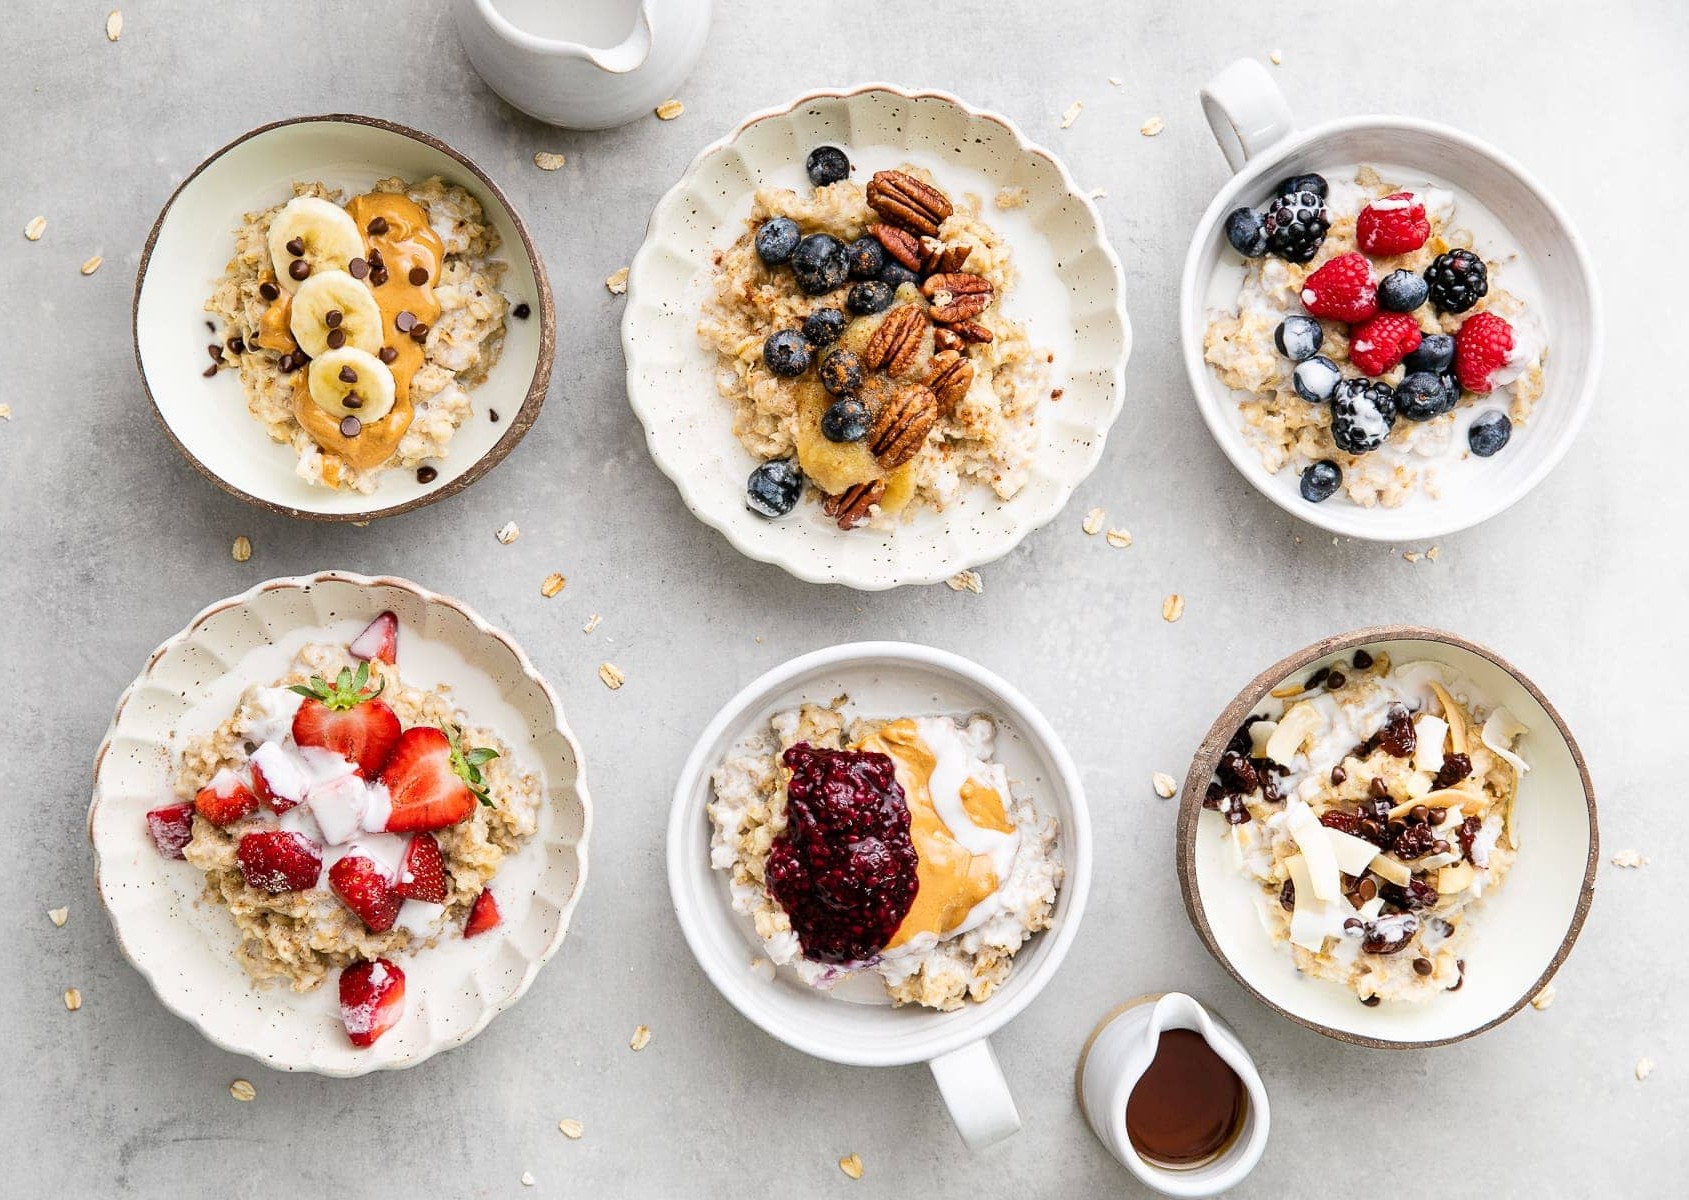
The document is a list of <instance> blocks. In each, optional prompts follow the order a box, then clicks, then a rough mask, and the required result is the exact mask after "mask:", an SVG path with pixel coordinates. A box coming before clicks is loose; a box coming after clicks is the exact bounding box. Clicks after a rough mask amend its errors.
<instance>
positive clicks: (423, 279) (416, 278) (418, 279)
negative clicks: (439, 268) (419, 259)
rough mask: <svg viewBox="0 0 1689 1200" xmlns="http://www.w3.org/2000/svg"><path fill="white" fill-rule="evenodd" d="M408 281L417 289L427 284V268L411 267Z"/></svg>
mask: <svg viewBox="0 0 1689 1200" xmlns="http://www.w3.org/2000/svg"><path fill="white" fill-rule="evenodd" d="M410 281H411V282H412V283H413V284H415V285H416V286H417V287H421V286H422V285H423V284H425V283H427V282H428V268H427V267H412V268H411V273H410Z"/></svg>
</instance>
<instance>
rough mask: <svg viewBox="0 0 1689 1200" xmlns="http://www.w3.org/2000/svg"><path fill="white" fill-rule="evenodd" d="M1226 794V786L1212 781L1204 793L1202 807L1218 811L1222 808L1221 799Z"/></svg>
mask: <svg viewBox="0 0 1689 1200" xmlns="http://www.w3.org/2000/svg"><path fill="white" fill-rule="evenodd" d="M1225 794H1226V789H1225V788H1223V787H1221V786H1220V785H1219V784H1218V783H1210V784H1209V785H1208V790H1207V791H1206V792H1204V793H1203V794H1202V807H1203V808H1211V809H1214V810H1215V811H1218V810H1219V808H1220V801H1221V800H1222V799H1223V798H1224V797H1225Z"/></svg>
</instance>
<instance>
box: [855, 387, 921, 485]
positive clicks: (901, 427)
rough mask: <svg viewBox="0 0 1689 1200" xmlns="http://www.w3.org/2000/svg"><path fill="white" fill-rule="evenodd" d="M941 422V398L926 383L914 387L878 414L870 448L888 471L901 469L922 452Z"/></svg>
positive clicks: (898, 394) (872, 431) (894, 397)
mask: <svg viewBox="0 0 1689 1200" xmlns="http://www.w3.org/2000/svg"><path fill="white" fill-rule="evenodd" d="M937 423H938V397H936V396H934V395H933V394H932V392H931V390H930V389H928V388H927V387H926V385H925V384H919V383H915V384H911V385H909V386H908V387H906V388H904V389H902V390H901V391H899V392H898V393H897V394H896V395H894V396H893V397H892V398H891V400H890V401H889V402H888V403H886V404H885V405H884V406H883V407H881V409H880V411H879V412H877V413H875V414H874V426H873V428H872V429H870V430H869V431H868V449H870V450H872V451H873V452H874V457H875V458H877V459H879V461H880V465H881V466H882V467H884V468H885V469H886V470H888V471H889V470H891V469H892V468H894V467H901V466H902V465H903V464H904V463H906V462H908V461H909V460H910V459H912V458H914V457H915V455H916V454H918V453H920V450H921V447H922V446H924V445H926V443H927V435H928V434H929V433H931V432H932V427H933V426H934V425H936V424H937Z"/></svg>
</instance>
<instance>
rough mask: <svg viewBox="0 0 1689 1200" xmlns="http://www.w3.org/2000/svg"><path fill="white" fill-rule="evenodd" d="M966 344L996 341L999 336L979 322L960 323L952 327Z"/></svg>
mask: <svg viewBox="0 0 1689 1200" xmlns="http://www.w3.org/2000/svg"><path fill="white" fill-rule="evenodd" d="M951 328H952V329H954V330H955V331H956V333H957V335H958V336H960V337H961V339H962V340H963V341H964V342H990V341H995V340H996V337H997V335H996V334H994V333H992V332H991V331H990V330H989V329H987V328H986V327H985V326H983V325H981V324H980V323H979V322H978V321H959V322H957V323H956V324H955V325H953V326H951Z"/></svg>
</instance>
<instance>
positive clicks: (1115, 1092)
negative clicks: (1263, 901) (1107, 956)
mask: <svg viewBox="0 0 1689 1200" xmlns="http://www.w3.org/2000/svg"><path fill="white" fill-rule="evenodd" d="M1169 1029H1189V1030H1192V1031H1194V1032H1196V1033H1198V1034H1200V1035H1201V1036H1202V1040H1203V1041H1205V1042H1207V1043H1208V1045H1209V1048H1210V1049H1212V1050H1213V1051H1214V1053H1215V1054H1217V1055H1219V1056H1220V1058H1221V1060H1222V1061H1224V1062H1225V1064H1226V1065H1227V1066H1228V1067H1230V1068H1231V1069H1232V1070H1233V1071H1235V1072H1236V1073H1237V1077H1238V1078H1239V1079H1240V1080H1242V1081H1243V1089H1244V1092H1245V1093H1246V1094H1247V1095H1248V1097H1249V1102H1248V1105H1247V1106H1246V1108H1245V1111H1244V1116H1243V1127H1242V1128H1241V1129H1240V1130H1239V1131H1238V1132H1237V1135H1236V1136H1235V1137H1233V1138H1232V1140H1231V1142H1230V1144H1228V1145H1227V1146H1226V1148H1225V1149H1223V1150H1222V1151H1221V1152H1220V1154H1219V1155H1218V1157H1216V1158H1213V1159H1211V1160H1210V1161H1208V1162H1206V1163H1203V1164H1202V1165H1200V1166H1196V1167H1187V1168H1180V1169H1175V1168H1171V1167H1164V1166H1162V1165H1160V1164H1158V1163H1154V1162H1151V1161H1149V1160H1148V1159H1146V1158H1145V1157H1144V1156H1143V1155H1141V1154H1139V1153H1138V1150H1137V1147H1135V1146H1133V1145H1132V1139H1131V1137H1130V1136H1129V1135H1128V1134H1127V1132H1126V1102H1127V1101H1128V1100H1129V1099H1131V1096H1132V1089H1133V1088H1135V1087H1136V1086H1137V1084H1138V1080H1140V1079H1142V1078H1143V1075H1144V1072H1145V1071H1147V1070H1148V1069H1149V1065H1150V1063H1151V1062H1153V1061H1154V1060H1155V1052H1156V1048H1157V1046H1158V1045H1159V1044H1160V1041H1161V1035H1162V1033H1163V1032H1165V1031H1166V1030H1169ZM1078 1088H1079V1105H1080V1107H1081V1108H1082V1109H1084V1111H1085V1120H1086V1121H1088V1122H1089V1123H1090V1126H1091V1132H1092V1133H1095V1134H1096V1135H1097V1139H1098V1140H1099V1141H1101V1142H1102V1144H1103V1145H1104V1146H1107V1147H1108V1151H1109V1153H1110V1154H1112V1155H1114V1157H1115V1158H1117V1159H1119V1160H1120V1162H1121V1164H1122V1165H1124V1166H1125V1167H1126V1169H1127V1170H1129V1171H1131V1172H1132V1174H1134V1175H1136V1176H1137V1177H1138V1178H1139V1179H1140V1180H1142V1181H1143V1182H1144V1183H1145V1184H1147V1185H1148V1186H1149V1187H1152V1188H1154V1189H1155V1190H1156V1191H1158V1192H1160V1193H1162V1194H1163V1195H1166V1196H1217V1195H1219V1194H1220V1193H1221V1192H1224V1191H1227V1190H1229V1189H1231V1188H1234V1187H1236V1186H1237V1185H1238V1184H1240V1183H1242V1182H1243V1180H1244V1177H1245V1176H1247V1175H1248V1174H1249V1172H1251V1171H1253V1170H1254V1169H1255V1164H1256V1163H1258V1162H1260V1161H1261V1153H1262V1151H1264V1150H1265V1149H1266V1148H1267V1129H1268V1127H1269V1125H1270V1124H1271V1117H1272V1114H1271V1111H1270V1109H1269V1107H1268V1104H1267V1089H1266V1087H1265V1086H1264V1085H1263V1084H1262V1083H1261V1073H1260V1072H1259V1071H1257V1070H1256V1069H1255V1063H1254V1060H1252V1059H1251V1058H1250V1057H1249V1052H1248V1051H1247V1050H1245V1049H1244V1048H1243V1043H1242V1042H1240V1041H1238V1040H1237V1035H1236V1034H1234V1033H1232V1031H1231V1030H1229V1029H1227V1028H1226V1027H1225V1026H1224V1025H1222V1024H1221V1023H1220V1022H1219V1021H1218V1020H1216V1019H1215V1018H1214V1016H1213V1015H1212V1014H1211V1013H1209V1011H1208V1010H1207V1009H1205V1008H1203V1007H1202V1005H1200V1004H1198V1003H1197V1002H1196V1001H1195V1000H1193V999H1191V997H1189V996H1187V995H1185V994H1184V993H1183V992H1168V993H1167V994H1166V995H1164V996H1159V997H1156V996H1146V997H1144V998H1143V999H1141V1000H1138V1001H1134V1002H1132V1003H1129V1004H1126V1005H1123V1006H1122V1007H1121V1008H1119V1009H1117V1010H1116V1011H1115V1012H1114V1013H1112V1014H1110V1016H1108V1017H1107V1018H1106V1019H1105V1020H1104V1021H1103V1023H1102V1024H1101V1025H1099V1026H1098V1027H1097V1031H1096V1032H1095V1033H1093V1034H1092V1035H1091V1040H1090V1042H1089V1043H1088V1044H1087V1045H1086V1047H1085V1052H1084V1054H1083V1055H1082V1056H1081V1057H1080V1059H1079V1077H1078Z"/></svg>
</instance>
